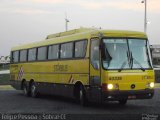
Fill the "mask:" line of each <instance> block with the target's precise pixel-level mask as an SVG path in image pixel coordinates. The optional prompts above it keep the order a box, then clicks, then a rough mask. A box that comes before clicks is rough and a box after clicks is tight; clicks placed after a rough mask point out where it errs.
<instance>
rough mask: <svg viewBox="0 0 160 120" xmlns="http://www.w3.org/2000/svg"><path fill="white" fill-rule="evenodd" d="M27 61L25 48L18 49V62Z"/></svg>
mask: <svg viewBox="0 0 160 120" xmlns="http://www.w3.org/2000/svg"><path fill="white" fill-rule="evenodd" d="M25 61H27V50H21V51H20V62H25Z"/></svg>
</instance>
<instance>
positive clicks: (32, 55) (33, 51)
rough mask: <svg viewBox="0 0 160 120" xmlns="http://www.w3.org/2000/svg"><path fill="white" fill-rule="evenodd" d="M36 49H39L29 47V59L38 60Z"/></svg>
mask: <svg viewBox="0 0 160 120" xmlns="http://www.w3.org/2000/svg"><path fill="white" fill-rule="evenodd" d="M36 51H37V49H36V48H32V49H29V52H28V61H35V60H36Z"/></svg>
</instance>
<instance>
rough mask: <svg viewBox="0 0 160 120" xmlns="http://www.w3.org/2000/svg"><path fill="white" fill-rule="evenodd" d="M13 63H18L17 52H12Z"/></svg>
mask: <svg viewBox="0 0 160 120" xmlns="http://www.w3.org/2000/svg"><path fill="white" fill-rule="evenodd" d="M13 62H19V51H15V52H13Z"/></svg>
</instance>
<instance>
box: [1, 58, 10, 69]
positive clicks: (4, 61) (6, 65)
mask: <svg viewBox="0 0 160 120" xmlns="http://www.w3.org/2000/svg"><path fill="white" fill-rule="evenodd" d="M9 64H10V56H1V57H0V70H3V69H9Z"/></svg>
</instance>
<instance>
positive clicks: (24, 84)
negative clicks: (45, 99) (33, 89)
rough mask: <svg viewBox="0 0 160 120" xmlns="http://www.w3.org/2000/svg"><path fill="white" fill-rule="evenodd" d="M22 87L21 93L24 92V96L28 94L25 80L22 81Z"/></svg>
mask: <svg viewBox="0 0 160 120" xmlns="http://www.w3.org/2000/svg"><path fill="white" fill-rule="evenodd" d="M22 88H23V94H24V95H25V96H29V90H28V88H27V84H26V82H23V86H22Z"/></svg>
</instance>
